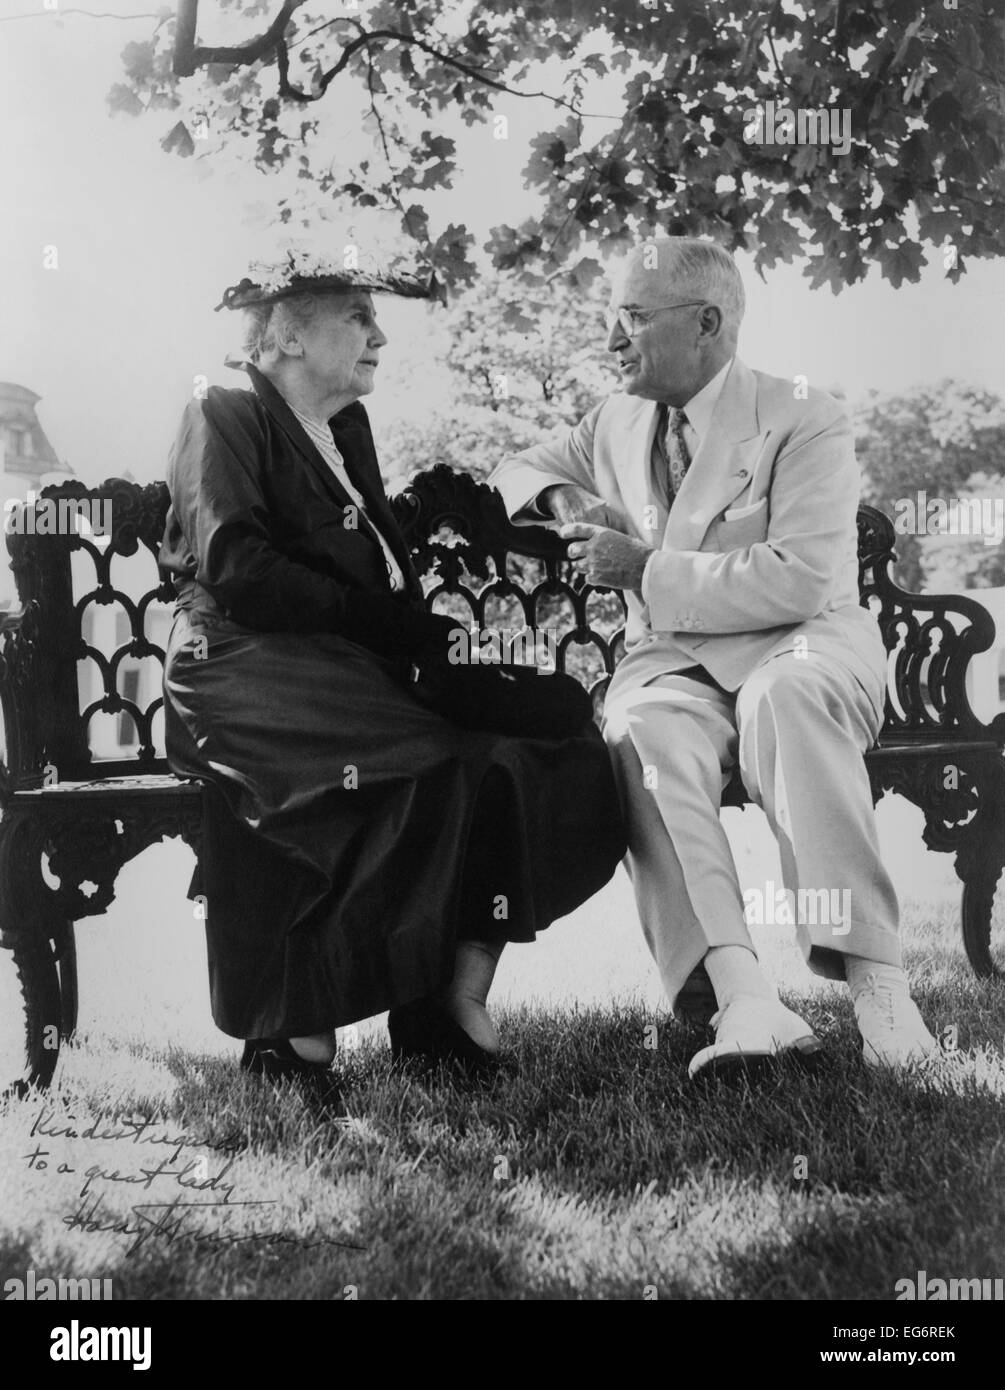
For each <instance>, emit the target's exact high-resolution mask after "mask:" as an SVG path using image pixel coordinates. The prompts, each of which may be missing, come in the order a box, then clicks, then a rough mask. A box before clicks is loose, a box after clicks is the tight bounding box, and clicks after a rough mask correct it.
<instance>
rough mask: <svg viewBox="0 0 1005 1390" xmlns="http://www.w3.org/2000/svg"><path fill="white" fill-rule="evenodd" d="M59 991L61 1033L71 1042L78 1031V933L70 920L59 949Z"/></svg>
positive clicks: (66, 1040)
mask: <svg viewBox="0 0 1005 1390" xmlns="http://www.w3.org/2000/svg"><path fill="white" fill-rule="evenodd" d="M58 964H59V993H60V996H61V1001H62V1012H61V1021H60V1033H61V1035H62V1037H63V1039H64V1041H65V1042H69V1041H70V1040H71V1039H72V1037H73V1035H74V1033H75V1032H76V1031H77V1004H78V995H77V934H76V932H75V931H74V929H73V923H72V922H68V923H67V927H66V936H65V938H64V940H63V943H62V946H61V947H60V950H59V957H58Z"/></svg>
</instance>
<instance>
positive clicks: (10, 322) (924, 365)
mask: <svg viewBox="0 0 1005 1390" xmlns="http://www.w3.org/2000/svg"><path fill="white" fill-rule="evenodd" d="M46 3H50V4H51V3H54V0H0V20H6V21H8V22H0V94H2V95H0V103H2V108H0V110H2V126H0V128H2V131H3V134H2V137H0V138H2V146H0V177H2V187H3V190H4V193H3V212H4V216H3V234H2V242H0V255H2V262H0V273H2V280H0V284H2V289H3V312H2V314H0V380H5V381H14V382H18V383H19V384H21V385H24V386H27V387H30V388H31V389H32V390H33V391H36V392H37V393H38V394H39V395H40V396H41V397H42V400H41V402H40V404H39V407H38V412H39V418H40V419H41V421H42V423H43V425H44V427H45V429H46V431H47V433H48V435H49V437H50V439H51V441H52V443H53V445H54V447H55V449H56V451H57V453H58V454H59V456H60V457H61V458H62V459H64V460H65V461H66V462H67V463H69V465H70V466H71V468H73V469H74V471H75V472H76V473H77V474H78V475H79V476H80V477H82V478H83V479H85V480H86V481H88V482H94V481H97V480H99V479H101V478H104V477H108V476H112V475H115V474H121V473H124V472H126V471H128V472H129V473H131V474H132V475H133V476H134V477H135V478H137V479H140V480H143V481H145V480H149V479H153V478H158V477H163V475H164V468H165V462H166V458H167V452H168V449H169V447H170V443H171V439H172V437H173V434H174V430H175V427H176V424H177V421H178V418H179V416H180V413H181V410H182V408H183V406H184V404H185V402H186V400H187V399H188V397H189V394H190V392H191V390H192V382H193V378H194V377H195V376H197V375H200V374H205V375H206V376H207V377H208V378H209V380H210V381H212V382H219V383H221V384H225V385H227V384H230V385H242V384H243V378H241V377H240V376H239V375H238V374H236V373H234V372H233V371H232V370H230V369H227V368H225V367H224V366H223V365H222V359H223V357H224V356H225V354H226V352H227V350H228V349H229V348H231V347H233V346H235V345H236V332H235V330H236V328H237V318H236V316H234V315H232V314H230V313H228V312H227V311H224V312H222V313H220V314H214V313H213V306H214V305H215V304H216V303H217V302H218V300H219V297H220V294H221V292H222V290H223V289H224V287H225V286H227V285H229V284H233V283H235V282H236V281H237V280H239V279H240V278H241V276H242V275H243V274H244V273H245V268H246V262H247V259H248V258H249V256H253V255H255V254H260V253H261V248H262V246H263V245H264V244H265V243H264V241H263V238H262V233H261V232H260V229H259V227H258V225H256V223H255V218H256V210H257V217H258V220H259V222H260V220H261V211H262V209H263V208H267V207H268V206H269V204H270V201H271V200H273V199H274V198H275V196H276V195H275V189H274V187H273V186H271V185H270V181H269V179H268V178H267V177H266V176H264V175H261V174H258V173H256V172H254V171H247V170H244V171H237V170H229V171H228V170H227V169H225V168H223V167H221V164H222V163H223V161H215V162H214V161H210V160H205V159H204V160H193V159H188V160H182V159H179V158H177V157H175V156H172V155H168V154H165V153H164V152H163V151H162V150H161V149H160V147H159V140H160V138H161V137H162V135H163V134H164V133H165V132H166V130H167V129H168V128H169V126H170V125H171V124H173V122H174V120H175V119H176V116H174V115H172V114H171V113H167V112H161V113H157V114H156V115H148V116H144V117H141V118H139V119H134V118H132V117H128V116H122V115H117V116H114V117H113V116H111V115H110V114H109V112H108V109H107V105H106V96H107V92H108V89H109V87H110V86H111V85H112V83H113V82H115V81H118V80H120V79H121V75H122V74H121V60H120V54H121V50H122V48H123V46H124V45H125V44H126V43H127V42H129V41H130V40H138V39H143V38H145V37H147V36H148V35H149V33H150V32H151V30H152V27H153V21H151V20H150V19H143V18H132V19H129V18H122V19H93V18H88V17H86V16H84V15H79V14H78V15H73V14H69V13H66V12H65V11H67V10H69V9H70V8H71V6H69V5H64V6H63V8H64V13H62V14H60V13H59V11H58V10H57V11H56V12H55V13H52V12H44V6H45V4H46ZM90 7H91V8H93V9H95V10H99V11H101V12H103V13H108V12H115V13H116V14H120V15H122V16H141V15H144V14H149V13H150V12H151V10H154V9H156V8H157V7H158V5H157V3H156V2H155V3H151V0H102V3H101V4H100V5H99V4H93V5H91V6H90ZM23 14H26V15H29V16H31V17H29V18H24V19H14V20H12V19H11V17H12V16H18V15H23ZM255 23H256V25H257V23H258V21H256V22H255ZM334 90H335V89H333V92H334ZM326 101H327V102H330V103H332V106H331V107H330V108H329V110H328V112H327V116H328V118H329V120H330V121H331V120H334V121H335V122H336V123H337V120H338V117H339V112H338V109H337V107H336V105H335V104H334V103H335V102H337V97H334V96H333V95H332V93H330V94H329V96H328V97H327V98H326ZM497 110H498V111H499V112H501V113H503V114H506V115H507V117H508V119H509V122H510V131H509V135H510V138H509V140H508V141H498V140H493V138H492V135H491V130H490V128H489V127H476V128H473V129H468V128H465V127H463V126H461V125H460V124H458V128H457V130H456V131H454V130H453V129H451V130H450V131H449V133H450V134H452V135H456V137H457V139H458V144H459V149H460V156H461V165H462V168H461V173H460V175H459V177H458V180H457V186H456V188H455V189H454V190H453V191H452V192H451V193H449V194H448V195H445V196H444V197H443V198H442V200H440V201H439V202H438V203H437V214H436V215H437V217H438V218H440V217H442V219H443V220H444V221H445V220H447V219H448V218H450V217H453V218H454V219H455V220H464V221H467V222H468V223H469V225H470V226H471V227H472V229H473V230H474V231H475V232H476V234H480V235H484V234H485V233H486V232H487V230H488V228H489V227H490V226H492V225H494V224H496V223H498V222H502V221H509V222H517V221H519V220H520V219H521V218H522V217H524V216H525V215H527V214H528V213H530V212H532V211H533V208H534V199H533V197H531V195H529V194H527V192H526V191H525V190H524V189H523V188H522V183H521V179H520V169H521V167H522V165H523V163H524V161H525V158H526V145H527V141H528V140H529V139H530V138H531V137H532V136H533V135H534V134H535V133H536V132H537V131H538V130H540V129H541V128H542V127H543V125H544V123H545V122H546V121H549V117H550V112H551V107H550V106H549V105H547V104H546V103H543V102H531V101H518V100H517V99H516V98H508V97H505V96H503V97H502V98H501V100H500V102H499V104H498V107H497ZM343 114H347V113H343ZM270 240H271V234H270ZM46 246H55V247H56V248H57V251H58V269H55V270H52V269H48V270H47V269H45V268H43V255H44V248H45V247H46ZM740 264H741V269H742V270H743V271H744V278H745V281H746V285H747V291H748V311H747V318H746V322H745V324H744V328H743V332H742V335H741V340H740V351H741V354H742V356H743V357H744V358H745V360H746V361H747V362H748V363H750V364H751V365H753V366H755V367H759V368H761V369H762V370H765V371H769V372H774V373H777V374H779V375H784V376H795V375H796V374H799V373H802V374H805V375H806V376H807V377H808V378H809V380H810V382H811V383H813V384H814V385H820V386H824V387H828V388H834V387H839V388H840V389H841V390H842V391H843V392H844V393H845V394H846V395H847V396H848V397H849V398H850V399H852V400H855V399H857V398H859V397H861V396H862V395H863V394H864V393H865V392H867V391H869V390H873V389H874V390H878V391H881V392H887V391H897V390H901V389H904V388H906V387H909V386H911V385H913V384H915V383H919V382H923V381H933V380H937V379H939V378H942V377H945V376H949V375H952V376H956V377H960V378H962V379H964V380H970V381H974V382H980V383H983V384H985V385H987V386H989V387H991V388H992V389H996V390H999V389H1001V385H1002V379H1001V367H1002V363H1003V362H1005V312H1003V310H1005V271H1003V268H1002V265H1001V263H1000V262H985V263H980V264H974V265H973V266H972V268H971V270H970V272H969V273H968V274H967V275H966V276H965V277H964V279H963V280H962V281H961V283H960V284H959V285H957V286H953V285H951V284H949V283H948V282H947V281H946V280H945V279H944V277H943V271H942V267H941V264H936V265H935V266H933V267H931V268H929V270H928V271H927V272H926V273H925V274H924V276H923V279H922V282H921V283H920V284H919V285H916V286H905V287H902V288H901V289H899V290H896V291H895V290H893V289H892V288H891V287H890V286H888V285H887V284H885V283H884V282H882V281H881V280H880V279H879V277H878V273H874V274H873V275H871V276H870V278H869V280H868V281H867V282H866V283H865V284H863V285H858V286H855V287H853V288H851V289H847V290H845V291H844V292H842V293H841V294H840V295H839V296H837V297H834V296H833V295H832V294H831V292H830V291H829V290H827V289H825V290H820V291H811V290H810V289H809V288H808V286H807V284H806V283H805V281H803V279H802V277H801V274H800V270H799V268H798V267H782V268H780V269H778V270H776V271H774V272H771V273H769V278H768V281H767V283H766V284H765V283H762V282H761V281H760V279H758V278H757V277H756V276H755V275H754V274H753V272H752V270H751V268H750V265H749V262H745V261H744V259H743V258H741V260H740ZM430 312H436V311H435V310H430V309H429V308H428V307H427V306H426V305H424V304H420V303H405V302H401V301H396V300H391V299H389V298H385V299H382V300H381V302H380V317H381V321H382V324H383V326H384V328H385V331H386V332H387V333H388V335H389V337H390V340H391V341H390V345H389V347H388V348H387V349H386V350H385V352H384V354H383V363H382V369H381V378H380V380H379V381H378V386H377V390H376V392H375V394H374V395H373V396H372V397H370V398H369V400H368V403H367V404H368V408H369V409H370V411H371V415H372V416H373V418H374V421H375V425H376V427H377V431H378V437H379V434H380V430H381V427H382V425H386V424H388V423H390V422H391V421H392V420H394V419H396V418H397V419H405V420H409V419H411V420H416V421H419V420H421V419H422V418H423V417H424V416H428V414H429V412H430V411H431V410H433V409H435V406H436V404H437V402H438V401H445V400H446V398H447V395H448V393H449V382H448V380H447V378H446V375H445V373H444V371H443V370H442V368H441V366H440V364H439V363H438V361H437V360H436V359H435V357H434V356H432V355H431V356H430V358H429V359H428V360H425V359H423V357H422V354H421V351H420V353H419V365H418V368H417V367H416V365H415V358H416V354H415V346H416V344H419V346H420V348H421V344H422V342H423V340H424V338H425V337H427V336H429V325H428V319H427V315H428V314H429V313H430ZM406 345H407V346H409V347H410V348H411V349H412V350H411V351H410V353H409V365H408V369H407V371H406V370H405V369H404V362H403V357H402V356H398V357H396V353H397V354H403V350H404V348H405V347H406ZM603 350H604V349H603V345H602V344H599V343H598V353H601V354H602V353H603ZM396 362H397V364H398V369H397V371H396Z"/></svg>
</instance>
